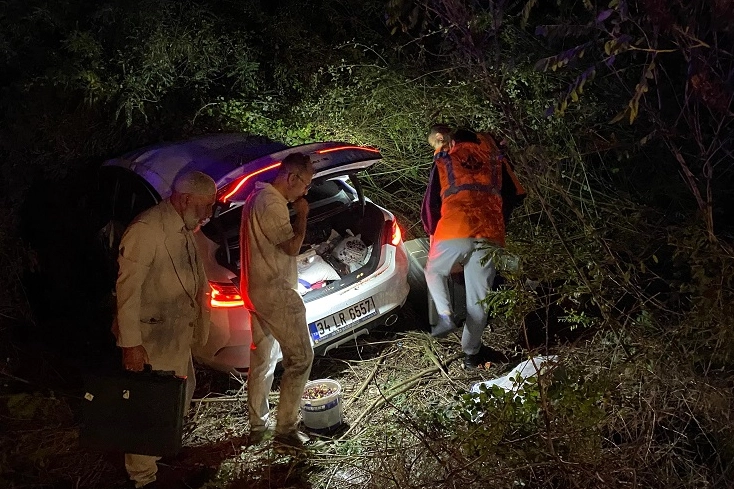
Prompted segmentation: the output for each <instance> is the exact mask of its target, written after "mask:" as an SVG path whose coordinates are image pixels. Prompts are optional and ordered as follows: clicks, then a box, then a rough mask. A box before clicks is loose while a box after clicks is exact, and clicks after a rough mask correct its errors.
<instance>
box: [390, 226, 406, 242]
mask: <svg viewBox="0 0 734 489" xmlns="http://www.w3.org/2000/svg"><path fill="white" fill-rule="evenodd" d="M401 239H403V233H402V231H400V226H398V221H393V222H392V233H391V234H390V244H391V245H393V246H397V245H398V244H400V240H401Z"/></svg>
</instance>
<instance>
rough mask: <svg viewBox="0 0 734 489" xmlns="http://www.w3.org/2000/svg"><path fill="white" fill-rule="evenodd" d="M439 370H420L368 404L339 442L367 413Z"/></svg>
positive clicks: (461, 354)
mask: <svg viewBox="0 0 734 489" xmlns="http://www.w3.org/2000/svg"><path fill="white" fill-rule="evenodd" d="M463 356H464V353H463V352H462V353H457V354H456V355H453V356H451V357H449V358H448V359H447V360H446V363H447V364H448V363H451V362H453V361H454V360H458V359H459V358H461V357H463ZM441 369H442V367H441V365H440V364H439V365H438V366H435V365H434V366H433V367H429V368H427V369H424V370H421V371H420V372H418V373H417V374H415V375H414V376H412V377H410V378H409V379H406V380H404V381H403V382H400V383H399V384H397V385H395V386H393V387H391V388H390V390H389V392H386V393H384V394H383V396H382V397H378V398H377V399H375V400H374V401H373V402H372V403H370V405H369V406H367V408H366V409H364V410H363V411H362V412H361V413H360V415H359V416H357V418H356V419H355V420H354V421H353V422H352V424H351V426H350V427H349V429H348V430H347V431H345V432H344V433H343V434H342V435H341V436H340V437H339V438H338V439H339V440H341V439H343V438H345V437H346V436H347V435H348V434H349V433H351V432H352V431H353V430H354V428H355V427H356V426H358V425H359V423H360V422H361V421H362V419H363V418H365V417H366V416H367V414H369V413H371V412H373V411H374V410H375V409H377V408H379V407H381V406H382V405H383V404H385V403H386V402H387V401H389V400H390V399H392V398H393V397H395V396H397V395H400V394H402V393H403V392H405V391H407V390H409V389H411V388H412V387H414V386H415V385H416V384H417V383H418V382H420V380H421V379H422V378H423V377H424V376H426V375H428V374H432V373H435V372H437V371H440V370H441Z"/></svg>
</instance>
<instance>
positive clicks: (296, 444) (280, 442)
mask: <svg viewBox="0 0 734 489" xmlns="http://www.w3.org/2000/svg"><path fill="white" fill-rule="evenodd" d="M310 440H311V438H309V437H308V435H307V434H306V433H304V432H302V431H290V432H288V433H279V434H277V435H275V438H273V446H274V448H275V451H276V452H277V453H283V454H289V455H296V454H298V453H300V452H302V451H303V450H304V449H305V444H306V443H308V442H309V441H310Z"/></svg>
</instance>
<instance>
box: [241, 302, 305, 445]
mask: <svg viewBox="0 0 734 489" xmlns="http://www.w3.org/2000/svg"><path fill="white" fill-rule="evenodd" d="M278 299H279V301H280V304H281V307H280V309H279V310H278V311H277V312H276V311H273V313H272V314H268V315H265V314H252V316H251V318H252V320H251V325H252V350H251V351H250V371H249V374H248V377H247V405H248V411H249V414H250V429H251V430H252V431H261V430H264V429H266V427H267V424H268V417H269V416H270V405H269V404H268V394H270V389H271V388H272V386H273V376H274V373H275V366H276V364H277V363H278V356H279V355H278V354H279V353H280V352H281V351H282V353H283V361H282V364H283V376H282V377H281V379H280V396H279V399H278V421H277V424H276V426H275V432H276V434H283V433H288V432H292V431H296V430H297V428H298V413H299V410H300V408H301V397H302V396H303V388H304V387H305V386H306V382H307V381H308V376H309V374H310V373H311V364H312V363H313V347H312V346H311V335H310V334H309V332H308V325H307V324H306V307H305V306H304V304H303V300H302V299H301V296H300V295H298V292H296V291H295V290H292V289H288V290H286V291H283V293H282V294H281V295H279V296H278ZM255 307H257V305H256V306H255Z"/></svg>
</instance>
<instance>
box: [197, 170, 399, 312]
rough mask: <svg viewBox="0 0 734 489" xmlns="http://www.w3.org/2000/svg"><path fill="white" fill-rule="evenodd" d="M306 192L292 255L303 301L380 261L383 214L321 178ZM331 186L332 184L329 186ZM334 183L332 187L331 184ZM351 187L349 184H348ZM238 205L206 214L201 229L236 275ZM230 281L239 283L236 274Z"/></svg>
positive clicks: (325, 292) (345, 282) (343, 283)
mask: <svg viewBox="0 0 734 489" xmlns="http://www.w3.org/2000/svg"><path fill="white" fill-rule="evenodd" d="M327 183H328V185H330V186H331V187H332V188H328V187H326V186H325V185H323V184H322V185H319V186H315V187H314V188H313V189H312V191H310V192H309V201H310V206H311V210H310V212H309V216H308V221H307V227H306V237H305V239H304V242H303V246H302V248H301V254H300V255H299V256H298V258H297V262H298V272H299V273H298V275H299V292H300V293H301V295H302V297H303V300H304V301H305V302H310V301H313V300H315V299H318V298H320V297H324V296H325V295H328V294H330V293H332V292H334V291H335V290H338V289H341V288H343V287H345V286H348V285H350V284H352V283H354V282H356V281H357V280H360V279H362V278H364V276H365V275H368V274H370V273H372V272H373V271H374V270H375V269H376V268H377V266H378V264H379V262H380V253H381V251H382V243H383V241H384V240H385V238H384V236H385V233H386V232H388V231H389V230H388V229H387V228H386V222H385V216H384V214H383V212H382V210H380V208H378V207H377V206H376V205H375V204H373V203H372V202H370V201H365V200H363V199H357V200H355V195H354V194H351V193H349V192H345V191H344V188H349V187H346V186H345V187H344V188H339V187H340V185H343V184H342V183H340V182H338V181H337V182H336V183H334V181H333V180H332V181H330V182H327ZM334 186H336V187H334ZM335 188H336V190H335ZM351 190H352V191H353V189H351ZM360 200H362V202H363V203H362V202H360ZM241 215H242V206H241V205H237V206H236V207H235V208H232V209H229V210H227V211H226V212H223V213H221V214H220V215H219V216H218V217H217V218H215V219H212V222H210V223H209V224H208V225H207V226H205V228H204V229H203V231H204V233H205V234H206V235H207V236H208V237H209V239H211V240H213V241H215V242H216V243H218V244H219V248H218V250H217V253H216V260H217V262H218V263H219V264H220V265H222V266H224V267H226V268H228V269H229V270H231V271H232V272H234V273H235V274H236V276H237V277H239V275H240V243H239V241H240V239H239V227H240V220H241ZM237 277H235V278H233V282H235V283H236V285H238V286H239V283H237V282H238V280H239V279H238V278H237Z"/></svg>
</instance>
